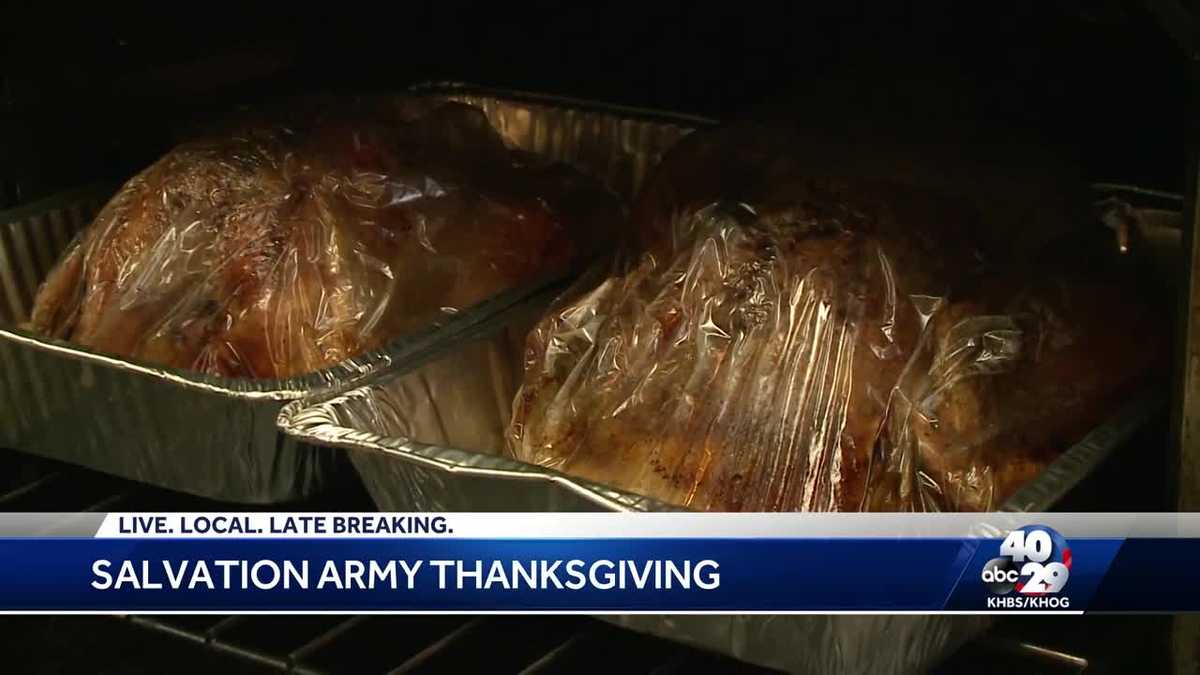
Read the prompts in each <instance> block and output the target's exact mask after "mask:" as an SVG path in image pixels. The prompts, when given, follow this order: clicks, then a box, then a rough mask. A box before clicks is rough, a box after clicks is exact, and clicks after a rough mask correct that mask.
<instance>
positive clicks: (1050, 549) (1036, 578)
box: [979, 525, 1071, 595]
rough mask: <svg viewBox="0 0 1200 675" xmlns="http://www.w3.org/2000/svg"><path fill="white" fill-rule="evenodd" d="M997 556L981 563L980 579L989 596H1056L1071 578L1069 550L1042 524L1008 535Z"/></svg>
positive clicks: (1057, 534) (1063, 541) (1061, 540)
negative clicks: (993, 594)
mask: <svg viewBox="0 0 1200 675" xmlns="http://www.w3.org/2000/svg"><path fill="white" fill-rule="evenodd" d="M999 553H1000V555H999V557H996V558H992V559H991V560H989V561H987V563H985V564H984V566H983V569H982V570H981V571H980V573H979V579H980V581H982V582H983V583H984V584H985V585H986V586H987V587H988V590H990V591H991V592H992V593H995V594H997V595H1007V594H1009V593H1011V592H1013V591H1014V590H1015V591H1017V592H1018V593H1021V594H1023V595H1047V594H1050V595H1052V594H1056V593H1059V592H1061V591H1062V590H1063V587H1064V586H1066V583H1067V580H1068V579H1069V578H1070V577H1071V549H1070V547H1069V546H1068V545H1067V541H1066V539H1064V538H1063V536H1062V535H1061V534H1059V533H1058V532H1055V531H1054V530H1052V529H1050V528H1048V527H1045V526H1043V525H1028V526H1025V527H1022V528H1021V529H1018V530H1013V531H1012V532H1009V533H1008V536H1007V537H1005V538H1004V541H1003V542H1002V543H1001V544H1000V550H999Z"/></svg>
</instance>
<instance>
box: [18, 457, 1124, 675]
mask: <svg viewBox="0 0 1200 675" xmlns="http://www.w3.org/2000/svg"><path fill="white" fill-rule="evenodd" d="M0 468H2V469H3V470H0V511H10V512H11V511H75V512H78V511H111V510H122V511H139V510H146V511H173V510H174V511H205V510H209V511H221V510H246V509H247V508H248V507H245V506H243V505H229V504H222V503H218V502H211V501H208V500H205V499H201V498H198V497H192V496H189V495H183V494H179V493H174V492H169V491H166V490H159V489H156V488H152V487H149V486H145V485H141V484H137V483H132V482H129V481H126V480H122V479H119V478H114V477H110V476H106V475H102V474H97V473H94V472H91V471H86V470H83V469H78V468H75V467H71V466H68V465H64V464H59V463H57V462H52V461H49V460H43V459H40V458H35V457H30V456H27V455H23V454H21V453H15V452H11V451H4V450H0ZM356 487H357V486H356ZM287 508H288V509H290V510H333V511H336V510H368V509H370V508H371V506H370V503H369V501H368V498H367V497H366V495H365V494H363V493H362V492H361V487H357V490H355V489H352V488H350V487H348V488H347V489H344V490H339V491H338V495H337V497H336V500H334V501H332V502H324V503H322V502H317V501H314V502H310V503H305V504H302V505H289V506H288V507H287ZM118 618H119V620H120V622H121V625H124V626H127V627H129V628H130V629H132V628H135V627H136V628H137V629H140V630H129V631H127V633H128V637H127V639H128V640H130V641H134V642H136V641H137V640H139V638H138V636H139V635H143V636H144V635H147V632H148V633H151V634H155V635H158V636H169V637H170V638H173V639H175V640H176V641H177V643H178V649H179V650H180V653H181V654H187V653H189V651H188V645H190V646H191V648H192V651H191V653H196V648H199V649H200V650H202V653H203V652H207V653H209V654H210V655H216V656H218V657H220V658H219V659H218V660H219V661H220V662H221V663H229V664H231V665H230V667H232V664H237V668H235V669H233V670H230V671H229V672H228V673H227V674H226V675H232V673H241V672H246V673H264V674H266V673H296V674H299V675H341V674H343V673H355V674H357V673H371V674H377V675H385V674H386V675H393V674H399V673H468V672H488V673H489V675H505V674H510V673H511V674H532V673H539V674H551V673H580V672H592V671H598V670H602V671H603V672H609V673H622V675H624V674H626V673H654V674H656V675H667V674H670V673H685V672H686V673H688V674H689V675H692V674H693V673H733V674H744V675H768V674H769V673H770V672H772V671H768V670H765V669H761V668H758V667H755V666H751V665H748V664H744V663H741V662H738V661H734V660H732V659H729V658H727V657H724V656H719V655H716V654H712V653H708V652H704V651H700V650H696V649H691V648H689V647H686V646H683V645H678V644H675V643H672V642H669V641H666V640H661V639H657V638H652V637H647V636H643V635H639V634H636V633H632V632H629V631H626V630H623V629H620V628H617V627H615V626H610V625H608V624H605V623H602V622H599V621H596V620H593V619H590V618H586V617H574V616H475V617H472V616H445V615H439V616H382V615H373V616H344V615H298V616H280V615H246V616H243V615H233V616H219V615H198V616H190V615H155V616H142V615H126V616H121V617H118ZM1070 618H1075V617H1070ZM31 620H33V619H31ZM88 620H92V621H106V620H107V621H111V620H110V619H103V618H94V619H92V618H89V619H88ZM1056 625H1057V626H1061V625H1062V624H1061V623H1060V624H1056ZM1056 625H1055V624H1045V623H1041V624H1029V623H1028V622H1022V623H1010V624H1003V623H1002V624H1001V625H1000V626H998V628H997V629H996V630H995V631H993V632H992V633H991V634H989V635H987V636H985V637H983V638H981V639H979V640H976V641H975V642H973V643H971V644H970V645H967V646H966V647H964V648H963V649H962V650H960V651H959V653H957V654H956V655H955V656H954V657H953V658H952V659H951V660H950V661H949V662H948V663H946V664H944V665H943V666H942V667H941V668H939V669H938V671H937V672H938V673H956V672H962V671H963V670H964V669H969V670H970V671H971V672H974V673H977V674H983V675H986V674H987V673H992V672H995V673H1000V672H1004V673H1009V672H1013V669H1014V668H1020V669H1021V672H1026V673H1032V674H1038V673H1046V674H1054V675H1067V674H1078V673H1084V672H1087V673H1094V672H1119V671H1106V669H1104V668H1101V669H1099V670H1096V669H1095V664H1094V663H1093V662H1091V661H1090V660H1089V659H1088V658H1085V657H1083V656H1080V655H1079V654H1078V653H1077V651H1076V650H1068V649H1061V648H1058V647H1057V646H1055V647H1051V646H1047V645H1046V644H1044V642H1045V641H1044V640H1031V639H1030V638H1029V636H1030V635H1031V634H1032V635H1038V634H1042V635H1045V634H1054V633H1055V631H1056V630H1058V628H1056ZM1047 626H1049V628H1048V627H1047ZM1118 628H1119V627H1118ZM1060 632H1061V631H1060ZM135 656H136V654H132V653H131V656H130V658H134V657H135ZM601 664H602V667H601ZM211 667H212V666H211V665H206V666H204V669H203V670H201V671H197V672H211ZM179 672H181V673H182V672H191V671H186V670H181V671H179Z"/></svg>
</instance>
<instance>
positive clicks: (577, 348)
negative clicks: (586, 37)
mask: <svg viewBox="0 0 1200 675" xmlns="http://www.w3.org/2000/svg"><path fill="white" fill-rule="evenodd" d="M780 136H783V137H786V134H782V135H780ZM780 136H776V135H773V134H771V133H764V132H762V131H761V130H750V131H749V133H747V130H746V129H732V130H731V129H726V130H721V131H717V132H714V133H711V134H703V135H701V136H700V137H698V138H695V139H693V140H692V141H690V142H688V143H685V144H684V145H682V146H681V147H680V148H679V149H677V150H676V151H673V152H672V155H671V156H669V157H668V158H667V159H666V160H664V163H663V166H662V167H661V168H660V170H659V171H658V172H656V175H655V177H653V178H652V180H651V182H650V183H649V185H648V187H647V189H646V190H645V191H644V192H643V194H642V195H641V197H640V198H639V201H638V205H637V207H636V210H635V224H636V225H637V228H636V229H635V231H636V232H638V234H639V238H640V241H639V242H638V243H637V244H636V245H635V246H634V247H633V249H634V250H635V251H636V253H634V254H632V256H631V257H630V258H629V259H628V260H627V261H624V262H621V263H618V265H617V266H616V268H615V269H614V270H613V271H611V272H610V273H608V274H607V275H606V276H605V275H603V274H600V275H597V278H594V279H592V280H590V281H589V282H585V283H584V284H581V286H580V289H579V290H578V291H577V292H576V293H574V294H572V295H569V296H568V297H567V298H565V299H564V300H563V301H561V303H560V305H559V306H558V307H556V308H555V309H554V310H553V311H551V312H550V313H549V314H548V315H547V316H546V317H545V318H544V319H543V320H542V322H541V324H540V325H539V326H538V327H537V328H536V329H535V330H534V331H533V332H532V333H531V334H530V336H529V339H528V342H527V349H526V360H525V375H524V381H523V386H522V389H521V392H520V394H519V395H518V397H517V399H516V401H515V403H514V413H513V422H512V426H511V428H510V432H509V446H510V450H511V452H512V453H513V454H514V455H515V456H516V457H518V458H520V459H523V460H525V461H530V462H534V463H537V464H541V465H544V466H549V467H553V468H556V469H560V470H562V471H564V472H566V473H569V474H574V475H579V476H582V477H585V478H589V479H592V480H595V481H597V482H600V483H604V484H608V485H613V486H616V487H620V488H624V489H627V490H631V491H633V492H637V493H640V494H645V495H648V496H652V497H655V498H658V499H660V500H663V501H666V502H669V503H674V504H678V505H682V506H687V507H691V508H697V509H706V510H719V511H764V510H765V511H780V510H784V511H786V510H801V511H809V510H820V511H828V510H842V511H847V510H848V511H853V510H862V509H871V510H910V509H920V510H935V509H960V510H975V509H986V508H990V507H993V506H995V505H997V504H999V503H1000V502H1001V501H1002V500H1003V499H1004V498H1005V497H1006V496H1007V495H1008V494H1010V493H1011V492H1012V491H1013V490H1015V489H1016V488H1017V487H1019V486H1020V485H1021V484H1022V483H1024V482H1025V481H1027V480H1028V479H1029V478H1031V477H1032V476H1033V475H1035V474H1036V473H1037V472H1038V471H1040V470H1041V468H1043V467H1044V466H1045V464H1046V463H1047V462H1048V461H1050V460H1051V459H1052V458H1053V457H1054V456H1055V454H1056V453H1058V452H1061V451H1062V450H1063V449H1065V448H1066V447H1067V446H1068V445H1069V444H1070V443H1071V442H1073V441H1075V440H1077V439H1078V438H1079V436H1080V435H1082V434H1083V433H1084V432H1085V431H1086V430H1087V429H1088V428H1090V427H1092V426H1095V425H1096V424H1097V423H1099V422H1100V421H1102V420H1103V416H1104V415H1105V414H1106V413H1107V412H1109V411H1110V410H1111V409H1112V405H1113V404H1114V402H1119V401H1120V397H1121V396H1123V395H1124V394H1126V393H1128V392H1129V391H1130V390H1131V387H1133V386H1134V385H1136V383H1137V382H1138V381H1139V380H1140V379H1141V378H1142V377H1143V376H1144V375H1145V374H1146V372H1147V371H1149V370H1151V369H1152V367H1153V365H1154V363H1155V361H1156V359H1157V357H1158V354H1159V353H1161V351H1162V350H1155V349H1146V348H1145V344H1139V342H1141V343H1148V342H1153V341H1154V340H1155V339H1156V338H1155V337H1154V335H1155V334H1156V333H1161V331H1160V330H1159V328H1158V327H1159V326H1160V325H1161V324H1162V321H1161V320H1160V319H1158V318H1157V317H1155V316H1154V315H1153V314H1152V313H1151V312H1149V311H1148V310H1147V308H1146V307H1145V306H1144V303H1142V302H1141V300H1140V298H1139V297H1138V296H1137V294H1136V293H1135V292H1133V291H1132V290H1131V289H1128V288H1126V287H1124V286H1122V285H1121V284H1120V283H1119V282H1112V281H1110V280H1093V279H1090V278H1089V277H1088V276H1087V275H1086V274H1085V275H1078V274H1074V273H1071V274H1068V273H1066V272H1065V270H1064V269H1063V268H1064V265H1063V264H1062V260H1061V259H1056V260H1051V261H1050V262H1049V263H1047V264H1039V265H1037V266H1034V265H1024V266H1018V265H1017V264H1016V263H1015V262H1014V259H1015V258H1017V255H1016V254H1014V253H1013V252H1010V251H1000V250H996V249H995V248H992V249H990V250H988V249H987V247H985V246H981V245H976V244H975V243H974V237H972V236H971V235H973V234H974V233H976V232H977V231H978V230H979V229H980V227H981V225H982V223H983V222H984V220H985V219H984V218H982V217H981V216H980V211H979V208H980V206H979V205H978V204H977V203H975V202H973V201H971V200H969V199H964V198H963V197H962V196H955V195H953V194H949V193H947V192H946V191H936V190H930V189H925V188H923V187H921V186H917V185H912V184H904V183H901V182H896V181H891V180H884V179H880V178H879V177H874V178H862V177H855V178H845V179H842V178H817V177H814V176H815V175H817V174H814V173H813V172H811V171H809V169H808V167H806V165H805V162H804V154H803V148H796V147H795V146H789V145H788V144H787V143H786V142H785V140H784V138H781V137H780ZM992 239H999V240H1003V238H1002V237H992ZM989 256H990V257H991V258H992V259H994V260H999V261H1002V262H1000V263H989V262H988V260H989ZM1105 305H1108V306H1109V307H1110V308H1111V309H1110V311H1104V306H1105ZM1134 335H1140V336H1142V339H1141V340H1134V339H1132V336H1134Z"/></svg>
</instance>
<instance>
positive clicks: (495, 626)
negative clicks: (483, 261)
mask: <svg viewBox="0 0 1200 675" xmlns="http://www.w3.org/2000/svg"><path fill="white" fill-rule="evenodd" d="M1162 4H1163V3H1157V2H1148V3H1142V2H1136V1H1133V0H1130V1H1120V0H1108V1H1096V2H1087V1H1085V0H1077V1H1060V2H1036V3H1035V2H1011V3H1005V4H1002V5H981V4H978V3H942V2H933V3H920V5H919V7H909V6H907V3H883V2H880V3H858V2H856V3H811V4H810V3H778V4H763V5H761V6H759V5H756V4H754V3H716V4H708V5H702V4H699V3H685V2H678V1H674V0H672V1H668V2H661V3H639V4H630V5H628V6H626V5H624V3H617V4H596V5H591V6H588V5H587V4H575V3H552V2H525V3H519V4H513V3H478V4H475V3H463V2H454V1H443V2H406V3H395V4H389V5H386V6H383V5H375V4H373V3H357V2H356V3H336V4H322V3H318V4H315V5H303V4H290V5H282V4H277V3H264V4H257V3H246V4H241V5H229V6H221V5H222V3H204V4H202V5H179V6H175V7H168V6H166V5H160V6H156V7H153V8H150V7H122V6H120V3H93V4H92V5H89V6H82V7H68V6H59V5H42V6H40V7H33V6H26V7H10V8H8V9H6V10H3V13H2V16H0V35H2V38H0V39H2V40H3V52H2V53H3V54H4V58H3V61H2V62H0V152H2V153H3V155H2V160H0V208H11V207H18V206H21V205H23V204H26V203H29V202H31V201H34V200H37V199H39V198H41V197H43V196H46V195H49V194H52V193H55V192H57V191H60V190H64V189H68V188H73V187H77V186H81V185H87V184H92V183H98V182H105V181H119V180H122V179H123V178H125V177H127V176H129V175H132V174H133V173H134V172H136V171H137V170H139V169H140V168H142V167H144V166H146V165H147V164H149V163H150V162H152V161H153V160H154V159H155V158H156V157H158V156H160V155H161V154H162V153H163V152H164V151H165V150H166V149H168V148H169V147H171V146H172V145H173V144H174V142H175V141H176V140H177V139H178V138H179V136H180V134H181V133H182V131H183V130H184V129H186V128H187V126H188V125H189V124H190V123H192V122H193V121H195V120H202V119H205V118H206V117H207V116H210V115H214V114H219V113H220V112H222V111H226V110H229V109H230V108H232V107H233V106H236V105H239V104H244V103H255V102H259V101H265V100H271V99H275V98H278V97H281V96H285V95H289V94H295V93H304V92H313V91H341V92H349V91H353V92H364V91H398V90H401V89H403V88H405V87H408V86H410V85H412V84H414V83H419V82H430V81H459V82H470V83H476V84H482V85H487V86H492V87H502V88H508V89H514V90H518V91H538V92H548V93H553V94H558V95H564V96H570V97H576V98H581V99H590V100H598V101H606V102H612V103H619V104H625V105H630V106H638V107H645V108H655V109H663V110H671V111H679V112H684V113H691V114H695V115H701V116H706V117H711V118H716V119H729V118H732V117H736V116H738V115H740V114H743V113H744V112H745V111H747V110H751V109H753V107H754V106H756V105H759V104H762V103H766V102H770V101H776V100H788V101H791V102H793V103H797V104H799V106H800V107H801V108H802V109H803V110H805V111H806V113H807V114H811V115H813V117H814V119H817V118H820V119H827V120H828V119H832V120H837V119H849V118H853V119H861V120H865V121H866V122H867V123H868V124H870V125H871V126H872V127H873V128H878V129H882V130H884V131H885V133H892V132H895V133H903V134H918V135H920V134H927V135H937V134H939V133H942V132H943V131H946V132H950V131H953V133H955V134H960V135H961V137H962V138H966V139H970V138H982V137H988V136H989V135H991V134H995V133H999V134H1013V135H1014V136H1020V137H1022V138H1030V139H1035V140H1034V141H1033V142H1034V143H1036V144H1039V145H1042V146H1044V147H1052V148H1054V149H1055V151H1057V152H1061V153H1063V154H1065V155H1068V156H1071V157H1074V158H1076V159H1077V160H1078V161H1079V162H1080V163H1081V164H1082V165H1083V166H1085V167H1086V169H1087V172H1088V175H1089V176H1090V177H1091V178H1093V179H1094V180H1096V181H1105V182H1117V183H1125V184H1131V185H1139V186H1146V187H1150V188H1154V189H1158V190H1164V191H1167V192H1172V193H1183V192H1185V191H1186V189H1185V185H1186V177H1187V166H1188V164H1187V159H1188V149H1189V146H1188V137H1187V134H1186V130H1187V124H1186V122H1187V120H1188V119H1189V114H1191V111H1192V110H1193V109H1192V108H1190V107H1189V105H1190V94H1191V89H1190V80H1189V73H1188V70H1187V68H1188V61H1187V59H1186V58H1185V57H1184V53H1185V52H1184V50H1183V48H1181V46H1180V45H1179V43H1178V41H1177V40H1176V37H1177V35H1174V33H1179V32H1180V31H1182V32H1184V33H1186V32H1187V31H1186V29H1187V27H1188V26H1187V25H1186V24H1183V23H1181V22H1179V21H1178V20H1173V19H1172V17H1175V19H1177V18H1178V17H1179V16H1187V14H1186V12H1185V13H1184V14H1182V15H1179V14H1175V13H1173V11H1174V10H1177V9H1178V8H1174V6H1173V5H1172V6H1171V7H1168V8H1167V10H1166V11H1165V13H1164V10H1162V8H1161V7H1160V5H1162ZM1166 4H1168V5H1170V3H1166ZM1172 8H1174V9H1172ZM971 151H972V150H971V147H970V145H969V144H966V143H964V144H963V145H962V146H961V152H963V153H970V152H971ZM3 423H4V422H3V420H0V424H3ZM1169 438H1170V434H1169V432H1168V420H1167V419H1166V418H1165V417H1164V418H1163V419H1161V420H1159V422H1158V423H1157V424H1156V425H1155V426H1154V428H1153V429H1150V430H1149V431H1147V432H1145V433H1143V434H1142V435H1141V436H1139V437H1138V438H1136V439H1134V440H1133V441H1131V442H1130V446H1131V449H1130V450H1129V452H1139V453H1141V457H1143V461H1140V462H1137V463H1136V464H1133V463H1129V464H1125V465H1123V466H1122V468H1120V469H1110V470H1108V471H1107V475H1105V472H1101V473H1102V475H1099V476H1097V477H1096V478H1095V480H1094V481H1092V482H1090V483H1089V484H1088V485H1085V486H1082V487H1081V488H1080V490H1081V492H1082V493H1086V494H1079V495H1074V497H1073V498H1075V499H1077V500H1078V501H1077V503H1079V504H1085V505H1090V508H1095V505H1096V504H1097V503H1100V504H1103V505H1104V508H1105V509H1106V510H1114V511H1115V510H1170V509H1171V508H1172V506H1171V504H1172V502H1171V500H1170V499H1171V498H1170V489H1169V488H1168V485H1169V484H1170V480H1169V479H1168V474H1169V470H1168V467H1170V466H1171V465H1172V462H1173V460H1172V459H1171V457H1170V452H1169V447H1170V445H1169ZM3 462H4V464H3V467H4V468H3V469H0V476H2V477H3V480H2V482H0V508H3V509H5V510H9V511H42V510H47V511H49V510H54V511H76V510H109V511H111V510H125V511H130V510H139V509H145V510H156V511H165V510H220V509H223V508H225V509H240V508H244V507H241V506H239V505H224V504H216V503H211V502H204V501H201V500H198V499H194V498H190V497H186V496H182V495H179V494H174V493H169V492H164V491H159V490H155V489H152V488H148V487H146V486H140V485H137V484H133V483H127V482H124V481H120V480H118V479H114V478H110V477H106V476H103V475H100V474H93V473H89V472H86V471H83V470H80V469H74V468H71V467H68V466H66V465H58V464H54V463H49V462H46V461H42V460H37V459H34V458H32V457H29V456H25V455H22V454H20V453H17V452H15V451H5V452H4V456H3ZM1131 467H1136V468H1135V469H1131ZM1131 472H1140V475H1136V476H1135V475H1133V473H1131ZM296 508H311V509H323V510H365V509H369V508H374V507H373V505H372V504H370V502H369V501H368V499H367V497H366V495H365V493H364V492H363V489H362V487H361V486H360V485H359V484H358V483H357V479H356V478H355V477H353V476H351V475H350V474H349V473H347V474H346V478H345V481H344V484H341V485H339V486H337V488H336V489H335V490H332V491H331V492H330V496H329V497H328V498H323V499H322V501H320V502H319V503H313V504H301V505H297V506H296ZM1064 508H1069V502H1068V504H1067V505H1066V506H1064ZM4 624H5V628H6V629H5V630H4V631H3V635H4V638H3V643H4V645H5V650H4V651H5V653H6V656H5V657H4V659H5V660H6V661H8V664H9V667H10V668H12V670H10V671H9V672H31V673H34V672H37V673H43V672H44V673H56V672H111V673H134V672H147V673H149V672H164V671H167V670H169V671H171V672H181V673H182V672H211V671H212V670H216V669H224V670H226V671H227V672H239V673H240V672H246V673H252V672H253V673H258V672H263V673H266V672H280V671H287V672H300V673H341V672H380V673H382V672H397V673H399V672H482V671H486V672H492V673H497V674H498V673H509V672H511V673H518V672H521V673H526V672H528V673H534V672H547V673H550V672H579V671H584V672H591V671H592V670H595V669H597V664H602V667H601V668H600V669H602V670H604V671H606V672H624V671H629V672H647V673H650V672H653V673H670V672H695V671H700V672H742V671H745V672H753V668H752V667H751V666H746V665H739V664H736V663H735V662H733V661H730V660H727V659H725V658H723V657H718V656H716V655H710V654H707V653H704V652H699V651H695V650H691V649H687V648H683V647H680V646H677V645H674V644H671V643H668V642H665V641H658V640H654V639H650V638H644V637H639V636H635V635H633V634H627V633H622V632H621V631H619V630H617V629H615V628H610V627H607V626H605V625H602V624H599V623H597V622H593V621H592V620H590V619H585V618H582V617H550V618H537V619H534V618H529V617H499V616H497V617H487V618H470V617H440V618H431V617H373V618H369V619H361V618H354V617H337V616H329V617H316V616H314V617H299V618H287V617H243V618H232V617H228V618H224V617H182V616H181V617H153V618H151V617H136V616H134V617H124V618H122V619H112V618H98V617H53V618H51V617H33V618H6V619H5V620H4ZM1169 624H1170V622H1169V619H1165V618H1153V617H1121V618H1104V619H1100V618H1095V617H1089V618H1088V620H1086V621H1072V622H1070V623H1068V622H1067V621H1065V620H1064V621H1051V620H1046V619H1043V620H1038V621H1034V620H1023V621H1021V620H1012V621H1008V622H1004V623H1001V624H1000V625H999V626H998V627H997V628H996V629H995V630H994V631H993V632H992V633H990V634H989V635H988V636H987V637H985V638H984V639H982V640H979V641H977V642H975V643H972V644H970V645H968V646H967V647H966V648H964V649H963V650H962V651H961V652H960V653H959V654H957V655H956V656H955V657H953V659H952V660H951V662H949V663H947V664H945V666H944V668H943V672H947V673H949V672H959V671H961V670H963V669H968V668H969V669H971V670H972V671H974V672H992V670H993V669H994V670H995V671H996V672H1001V671H1002V670H1003V672H1008V671H1009V670H1010V669H1011V668H1014V667H1020V668H1023V669H1025V670H1026V671H1028V672H1047V673H1051V672H1082V670H1083V667H1084V665H1085V664H1086V665H1087V672H1089V673H1092V672H1114V673H1115V672H1123V671H1124V670H1126V669H1128V668H1130V667H1132V666H1131V665H1130V664H1132V663H1137V664H1139V665H1140V666H1141V667H1142V668H1143V670H1145V671H1147V672H1149V671H1152V670H1157V669H1156V668H1153V667H1150V666H1147V665H1146V664H1147V661H1145V660H1144V659H1150V661H1149V663H1150V664H1157V665H1164V664H1165V663H1166V659H1167V653H1168V648H1169V644H1168V635H1167V634H1168V632H1169Z"/></svg>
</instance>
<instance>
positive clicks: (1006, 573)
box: [979, 558, 1021, 595]
mask: <svg viewBox="0 0 1200 675" xmlns="http://www.w3.org/2000/svg"><path fill="white" fill-rule="evenodd" d="M979 578H980V579H982V580H983V583H985V584H987V587H988V590H989V591H991V592H993V593H995V594H996V595H1007V594H1009V593H1011V592H1012V590H1013V588H1015V587H1016V585H1017V580H1019V579H1020V578H1021V573H1020V572H1019V571H1018V570H1017V568H1016V566H1015V565H1014V564H1013V561H1012V559H1011V558H992V559H991V560H989V561H987V563H986V564H984V566H983V572H982V573H980V575H979Z"/></svg>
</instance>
